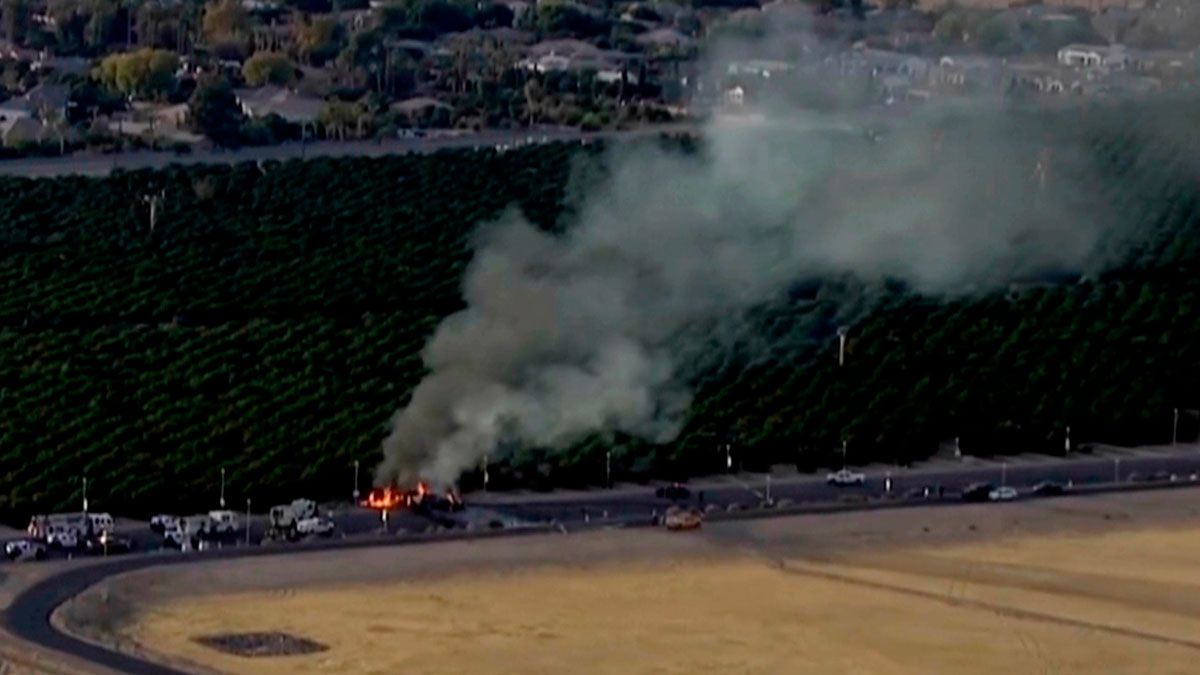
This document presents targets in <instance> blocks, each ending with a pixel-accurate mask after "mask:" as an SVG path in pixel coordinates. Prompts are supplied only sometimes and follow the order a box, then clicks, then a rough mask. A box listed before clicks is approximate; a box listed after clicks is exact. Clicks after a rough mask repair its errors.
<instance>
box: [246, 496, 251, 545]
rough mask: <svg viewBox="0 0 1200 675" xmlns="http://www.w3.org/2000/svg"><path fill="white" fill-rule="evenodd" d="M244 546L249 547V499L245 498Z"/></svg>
mask: <svg viewBox="0 0 1200 675" xmlns="http://www.w3.org/2000/svg"><path fill="white" fill-rule="evenodd" d="M246 545H247V546H249V545H250V498H249V497H246Z"/></svg>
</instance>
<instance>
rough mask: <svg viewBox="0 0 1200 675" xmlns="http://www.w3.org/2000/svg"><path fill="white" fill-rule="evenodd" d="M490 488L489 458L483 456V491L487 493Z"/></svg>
mask: <svg viewBox="0 0 1200 675" xmlns="http://www.w3.org/2000/svg"><path fill="white" fill-rule="evenodd" d="M487 487H488V456H487V455H484V456H483V491H484V492H487Z"/></svg>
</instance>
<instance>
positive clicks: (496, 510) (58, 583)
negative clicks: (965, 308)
mask: <svg viewBox="0 0 1200 675" xmlns="http://www.w3.org/2000/svg"><path fill="white" fill-rule="evenodd" d="M1156 474H1157V475H1156ZM889 478H890V487H891V491H890V492H889V491H888V490H887V488H888V483H889ZM1197 479H1200V449H1197V448H1196V447H1194V446H1189V447H1187V448H1186V449H1182V450H1178V451H1168V452H1160V453H1136V454H1130V455H1126V456H1120V457H1088V456H1083V457H1072V458H1070V459H1065V460H1062V459H1057V460H1056V459H1045V460H1043V461H1035V462H1030V463H1013V464H1007V465H1004V464H999V463H996V464H990V465H985V466H951V467H946V468H942V467H935V468H929V469H917V470H912V471H904V470H899V471H888V470H880V471H872V472H868V473H867V480H866V483H865V485H863V486H861V487H845V488H839V487H834V486H830V485H826V484H825V482H824V480H823V477H820V476H816V477H813V476H802V477H795V478H792V479H787V480H779V479H773V480H771V481H770V493H769V495H768V491H767V479H766V478H765V477H763V478H760V479H751V480H737V479H734V478H732V477H731V478H729V479H726V482H724V483H720V484H712V483H705V484H697V485H695V486H693V487H692V488H691V490H692V495H691V498H690V499H689V500H688V501H689V502H690V503H691V504H693V505H699V504H700V503H701V500H703V503H704V505H705V506H707V507H708V509H709V510H710V511H714V512H715V513H714V514H713V515H711V516H710V517H711V518H723V517H759V516H767V515H771V514H775V513H781V512H786V513H797V512H822V511H830V510H848V509H859V508H890V507H894V506H914V505H920V504H951V503H954V502H957V501H958V493H959V492H960V491H961V489H962V488H963V487H966V486H967V485H969V484H971V483H976V482H988V483H992V484H994V485H1001V484H1006V485H1009V486H1012V487H1015V488H1017V489H1018V490H1019V491H1021V492H1022V494H1023V495H1025V496H1027V495H1028V494H1029V493H1030V491H1031V488H1032V487H1033V486H1034V485H1035V484H1037V483H1039V482H1041V481H1046V480H1052V481H1056V482H1060V483H1063V484H1068V483H1069V484H1071V485H1072V486H1073V487H1074V489H1075V490H1076V491H1078V492H1080V493H1086V492H1091V491H1102V490H1106V489H1113V488H1115V487H1126V488H1128V487H1137V486H1139V485H1144V486H1146V487H1151V486H1169V485H1193V484H1198V481H1197ZM939 487H940V488H941V492H942V493H944V498H943V499H938V497H937V495H938V494H939V490H938V488H939ZM926 488H928V489H929V496H928V497H926V496H925V494H926ZM701 493H703V495H701ZM789 501H790V502H792V504H791V505H790V506H787V503H788V502H789ZM764 502H770V503H772V504H773V506H774V508H772V509H763V508H761V507H762V506H763V504H764ZM469 503H470V504H471V505H469V506H468V508H467V509H466V510H465V511H463V512H461V513H455V514H438V515H437V517H435V518H434V519H432V520H431V519H429V518H426V517H423V516H419V515H417V514H413V513H409V512H393V513H392V514H391V515H390V516H389V522H388V526H389V527H388V531H387V532H383V531H382V520H381V518H380V515H379V514H378V513H377V512H374V511H369V510H366V509H361V508H353V507H351V508H344V509H341V510H334V511H333V514H332V515H333V517H334V520H335V521H336V522H337V524H338V528H339V533H338V535H337V536H335V537H334V538H330V539H322V540H315V541H309V542H300V543H297V544H280V545H274V546H244V545H237V542H236V541H229V542H228V543H227V545H226V546H225V547H223V548H220V549H211V550H207V551H202V552H195V553H186V554H185V553H171V552H164V553H158V554H145V553H143V554H133V555H125V556H114V557H111V558H110V559H108V560H105V561H102V562H99V563H97V564H94V565H90V566H79V567H70V568H68V569H66V570H64V571H63V572H61V573H59V574H56V575H52V576H50V577H49V578H47V579H44V580H42V581H40V582H38V583H37V584H35V585H34V586H32V587H30V588H28V589H26V590H25V591H24V592H22V593H21V594H20V595H19V596H18V597H17V598H16V599H15V600H14V601H13V603H12V604H11V605H10V606H9V607H8V608H7V609H6V610H5V612H4V614H3V616H2V619H0V620H2V621H3V624H4V627H5V628H6V629H7V630H8V631H9V632H10V633H11V634H12V635H14V636H16V637H17V638H19V639H22V640H25V641H27V642H30V643H32V644H35V645H38V646H40V647H42V648H44V649H48V650H53V651H58V652H62V653H64V654H69V655H71V656H74V657H77V658H81V659H85V660H87V661H90V662H93V663H96V664H98V665H101V666H104V667H107V668H110V669H114V670H117V671H121V672H128V673H148V674H157V673H175V672H179V671H176V670H173V669H171V668H168V667H165V666H162V665H159V664H155V663H152V662H149V661H145V660H142V659H139V658H137V657H134V656H131V655H129V654H124V653H118V652H114V651H111V650H108V649H105V648H103V647H99V646H96V645H93V644H90V643H87V642H84V641H82V640H79V639H76V638H74V637H71V636H69V635H66V634H63V633H60V632H59V631H57V630H56V629H55V628H54V627H53V626H52V625H51V624H50V615H51V613H52V612H53V611H54V610H55V608H57V607H58V606H59V605H61V604H62V603H64V602H66V601H67V600H69V599H70V598H71V597H73V596H75V595H78V594H79V593H81V592H83V591H84V590H86V589H87V588H88V587H90V586H92V585H94V584H96V583H98V582H99V581H101V580H103V579H104V578H106V577H108V576H111V575H114V574H120V573H124V572H130V571H133V570H137V569H141V568H145V567H149V566H151V565H168V564H180V563H188V562H195V561H199V560H214V559H228V558H236V557H246V556H258V555H281V554H288V553H294V552H301V551H313V550H329V549H335V548H355V547H366V546H381V545H412V544H418V543H422V542H428V541H444V540H447V539H462V538H475V537H490V536H514V535H519V534H524V533H536V532H546V531H550V530H552V529H560V530H573V529H586V528H588V527H596V526H603V525H608V524H613V525H648V524H651V523H652V522H653V520H652V518H653V517H654V516H659V515H662V513H663V512H664V511H665V509H666V508H667V507H668V506H669V505H670V503H671V502H670V500H667V499H663V498H658V497H656V496H655V490H654V488H653V487H644V488H632V489H621V490H613V491H596V492H594V493H572V494H569V495H563V496H557V495H554V494H548V495H531V496H524V495H523V496H504V495H487V494H484V495H477V496H475V497H474V498H473V499H471V500H470V501H469ZM323 513H326V511H325V510H324V509H323ZM499 523H502V524H504V525H505V527H502V528H495V527H494V525H495V524H499ZM261 527H262V520H261V517H258V518H255V519H254V520H252V522H251V540H252V541H257V540H258V538H259V537H260V536H261V535H260V533H261ZM147 532H148V530H147ZM139 536H145V537H150V538H151V539H153V535H139ZM241 537H244V534H243V535H241ZM241 537H239V538H238V539H239V540H241ZM243 541H244V540H243Z"/></svg>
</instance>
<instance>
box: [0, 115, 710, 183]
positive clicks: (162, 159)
mask: <svg viewBox="0 0 1200 675" xmlns="http://www.w3.org/2000/svg"><path fill="white" fill-rule="evenodd" d="M694 130H695V127H694V126H691V125H677V124H671V125H650V126H645V127H639V128H637V129H628V130H620V131H617V130H609V131H595V132H583V131H579V130H578V129H564V128H561V127H548V128H532V129H515V130H510V131H503V130H494V131H483V132H479V133H468V134H462V135H457V136H445V137H426V138H396V139H389V140H386V141H315V142H310V143H303V144H302V143H296V142H293V143H284V144H282V145H271V146H262V147H251V148H239V149H237V150H205V151H197V152H192V153H188V154H176V153H173V152H152V151H135V152H124V153H116V154H111V155H94V154H85V153H79V154H75V155H69V156H66V157H27V158H24V159H11V160H2V161H0V175H4V174H7V175H14V176H28V177H31V178H41V177H49V176H65V175H84V176H104V175H107V174H109V173H111V172H112V171H113V170H114V169H123V170H126V171H132V170H135V169H161V168H164V167H166V166H169V165H171V164H236V163H239V162H256V161H267V160H288V159H306V158H307V159H311V158H315V157H381V156H385V155H399V154H408V153H413V152H419V153H425V152H436V151H438V150H448V149H454V148H485V147H497V146H515V145H524V144H531V143H557V142H575V141H579V142H592V141H597V140H612V139H625V138H637V137H643V136H655V135H658V134H661V133H689V132H692V131H694Z"/></svg>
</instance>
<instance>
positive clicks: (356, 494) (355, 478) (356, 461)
mask: <svg viewBox="0 0 1200 675" xmlns="http://www.w3.org/2000/svg"><path fill="white" fill-rule="evenodd" d="M350 494H351V498H352V499H353V500H354V503H355V504H357V503H358V495H359V492H358V460H357V459H356V460H354V492H351V493H350Z"/></svg>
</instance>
